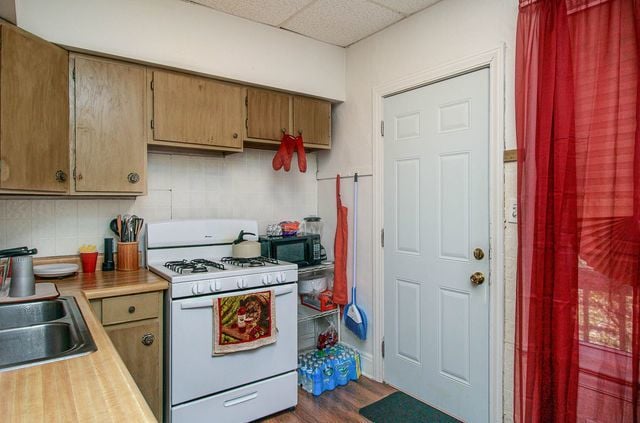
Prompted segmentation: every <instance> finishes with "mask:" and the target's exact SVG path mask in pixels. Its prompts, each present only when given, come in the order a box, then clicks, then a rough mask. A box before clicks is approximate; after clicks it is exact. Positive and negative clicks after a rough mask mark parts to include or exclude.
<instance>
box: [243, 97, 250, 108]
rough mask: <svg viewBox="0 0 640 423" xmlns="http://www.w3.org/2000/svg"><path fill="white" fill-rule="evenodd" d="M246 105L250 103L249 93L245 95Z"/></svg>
mask: <svg viewBox="0 0 640 423" xmlns="http://www.w3.org/2000/svg"><path fill="white" fill-rule="evenodd" d="M244 105H245V106H248V105H249V96H248V95H247V96H245V97H244Z"/></svg>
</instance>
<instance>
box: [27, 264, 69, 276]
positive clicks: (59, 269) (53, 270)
mask: <svg viewBox="0 0 640 423" xmlns="http://www.w3.org/2000/svg"><path fill="white" fill-rule="evenodd" d="M77 271H78V265H77V264H73V263H55V264H42V265H40V266H33V273H34V274H35V275H36V276H40V277H41V278H61V277H63V276H68V275H73V274H74V273H76V272H77Z"/></svg>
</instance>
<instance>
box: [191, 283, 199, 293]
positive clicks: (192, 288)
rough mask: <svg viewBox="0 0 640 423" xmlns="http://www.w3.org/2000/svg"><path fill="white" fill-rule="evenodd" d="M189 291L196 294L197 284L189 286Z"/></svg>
mask: <svg viewBox="0 0 640 423" xmlns="http://www.w3.org/2000/svg"><path fill="white" fill-rule="evenodd" d="M191 292H193V295H198V294H199V292H198V284H195V285H193V286H192V287H191Z"/></svg>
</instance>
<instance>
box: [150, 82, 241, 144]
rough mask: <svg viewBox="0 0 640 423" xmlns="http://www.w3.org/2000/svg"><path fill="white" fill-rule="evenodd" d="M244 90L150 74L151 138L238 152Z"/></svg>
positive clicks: (225, 85)
mask: <svg viewBox="0 0 640 423" xmlns="http://www.w3.org/2000/svg"><path fill="white" fill-rule="evenodd" d="M245 93H246V88H244V87H241V86H239V85H234V84H227V83H224V82H218V81H214V80H211V79H206V78H200V77H196V76H192V75H186V74H179V73H174V72H162V71H154V72H153V128H154V129H153V139H154V140H158V141H168V142H173V143H185V144H196V145H203V146H209V147H221V149H227V150H241V149H242V140H243V138H244V137H243V135H244V125H245V113H244V111H245V107H244V98H245Z"/></svg>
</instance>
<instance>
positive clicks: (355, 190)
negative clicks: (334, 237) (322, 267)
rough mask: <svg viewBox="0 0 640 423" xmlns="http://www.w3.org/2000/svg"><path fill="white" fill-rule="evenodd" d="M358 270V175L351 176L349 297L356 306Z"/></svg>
mask: <svg viewBox="0 0 640 423" xmlns="http://www.w3.org/2000/svg"><path fill="white" fill-rule="evenodd" d="M357 268H358V173H357V172H356V173H355V174H354V175H353V288H352V289H351V296H352V297H353V299H352V300H353V303H354V304H356V285H357V277H356V276H357Z"/></svg>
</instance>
